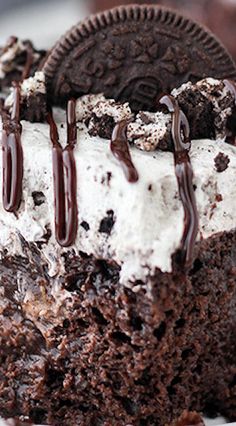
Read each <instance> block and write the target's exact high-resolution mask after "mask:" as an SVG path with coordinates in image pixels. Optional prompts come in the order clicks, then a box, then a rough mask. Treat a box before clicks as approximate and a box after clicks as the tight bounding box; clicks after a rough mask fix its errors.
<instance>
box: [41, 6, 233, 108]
mask: <svg viewBox="0 0 236 426" xmlns="http://www.w3.org/2000/svg"><path fill="white" fill-rule="evenodd" d="M43 71H44V72H45V75H46V82H47V88H48V91H49V94H50V96H51V98H52V99H53V101H54V102H56V103H57V104H63V103H65V102H66V101H67V100H68V99H69V98H71V97H79V96H81V95H84V94H87V93H101V92H102V93H104V95H105V96H106V97H109V98H114V99H116V100H118V101H121V102H125V101H129V103H130V106H131V108H132V109H133V111H139V110H150V111H152V110H154V109H155V107H156V99H157V97H158V96H159V95H160V94H161V93H163V92H164V93H169V92H170V91H171V89H173V88H175V87H179V86H180V85H181V84H182V83H185V82H187V81H189V80H190V81H192V82H196V81H198V80H201V79H203V78H205V77H215V78H219V79H222V78H229V79H236V67H235V64H234V62H233V60H232V58H231V57H230V55H229V54H228V52H227V51H226V50H225V48H224V47H223V46H222V45H221V44H220V42H219V41H218V40H217V39H215V38H214V36H213V35H212V34H211V33H210V32H208V31H207V30H206V29H204V28H203V27H201V26H199V25H198V24H196V23H195V22H193V21H191V20H189V19H186V18H184V17H183V16H180V15H178V14H176V13H175V12H173V11H171V10H168V9H165V8H162V7H159V6H155V5H149V6H137V5H134V6H127V7H118V8H115V9H112V10H109V11H106V12H104V13H100V14H97V15H93V16H92V17H90V18H88V19H87V20H85V21H84V22H82V23H79V24H78V25H76V26H74V27H73V28H72V29H71V30H70V31H69V32H67V34H66V35H65V36H64V37H62V38H61V40H60V41H59V42H58V43H57V44H56V46H55V47H54V49H53V50H52V51H51V53H50V55H49V57H48V58H47V60H46V62H45V65H44V68H43Z"/></svg>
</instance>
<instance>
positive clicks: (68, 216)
mask: <svg viewBox="0 0 236 426" xmlns="http://www.w3.org/2000/svg"><path fill="white" fill-rule="evenodd" d="M75 107H76V101H75V100H70V101H69V102H68V105H67V145H66V147H65V148H64V149H63V148H62V146H61V144H60V142H59V135H58V130H57V125H56V123H55V121H54V119H53V115H52V112H49V113H48V123H49V126H50V138H51V142H52V160H53V182H54V205H55V233H56V239H57V242H58V243H59V244H60V245H61V246H62V247H68V246H70V245H72V244H73V243H74V241H75V239H76V235H77V229H78V209H77V197H76V194H77V185H76V182H77V179H76V164H75V158H74V147H75V144H76V142H77V127H76V111H75Z"/></svg>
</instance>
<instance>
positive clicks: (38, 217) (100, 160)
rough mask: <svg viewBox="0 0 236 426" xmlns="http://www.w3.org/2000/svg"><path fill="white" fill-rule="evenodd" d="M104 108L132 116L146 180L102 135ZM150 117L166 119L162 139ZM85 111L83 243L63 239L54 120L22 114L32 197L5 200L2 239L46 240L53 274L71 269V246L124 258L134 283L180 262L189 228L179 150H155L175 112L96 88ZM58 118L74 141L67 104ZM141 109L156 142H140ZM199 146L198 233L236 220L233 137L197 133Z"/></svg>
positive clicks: (125, 276) (62, 133) (79, 154)
mask: <svg viewBox="0 0 236 426" xmlns="http://www.w3.org/2000/svg"><path fill="white" fill-rule="evenodd" d="M227 96H228V93H227ZM228 113H229V112H227V114H228ZM142 114H144V116H145V118H144V120H143V115H142ZM94 116H95V117H98V118H99V117H100V118H102V117H104V116H108V117H112V118H113V120H114V122H115V123H116V122H119V121H120V120H123V119H127V120H128V121H130V124H129V125H128V131H127V134H128V139H129V141H130V142H131V144H130V152H131V156H132V161H133V163H134V165H135V168H136V169H137V171H138V175H139V179H138V181H137V182H135V183H129V182H127V179H126V177H125V175H124V173H123V170H122V168H121V167H120V164H119V162H118V161H117V160H116V158H115V157H114V156H113V154H112V152H111V150H110V142H109V140H107V139H104V138H102V137H101V136H99V135H96V136H93V135H92V133H93V129H92V125H91V124H90V118H91V117H94ZM140 117H142V118H140ZM147 117H148V118H149V117H152V120H153V121H154V123H153V124H154V128H155V122H156V125H157V126H159V127H158V131H157V132H156V133H155V131H154V135H153V138H154V139H155V142H153V140H152V139H151V126H150V125H151V123H150V122H149V121H150V119H149V120H148V119H147ZM76 118H77V143H76V146H75V148H74V155H75V161H76V167H77V203H78V224H79V225H78V232H77V237H76V240H75V243H74V245H73V246H71V247H69V248H62V247H60V245H59V244H58V243H57V241H56V239H55V232H54V194H53V172H52V145H51V140H50V136H49V125H48V124H47V123H29V122H27V121H22V122H21V124H22V135H21V141H22V147H23V153H24V176H23V196H22V202H21V205H20V208H19V210H18V212H17V215H14V214H12V213H6V212H5V210H4V209H3V207H2V203H1V204H0V224H1V234H0V246H1V247H2V248H4V250H7V251H8V253H9V254H17V253H18V254H19V253H21V240H20V238H19V234H21V235H22V236H23V237H24V238H25V239H26V240H27V241H31V242H34V243H36V244H37V245H38V246H40V250H41V252H42V253H43V255H44V257H45V259H46V261H47V262H48V265H49V273H50V275H51V276H56V275H60V274H62V273H63V257H62V256H61V255H62V254H63V252H65V251H74V252H76V253H78V252H80V251H82V252H85V253H87V254H92V255H94V256H95V257H97V258H103V259H106V260H108V261H111V262H114V261H115V262H117V264H118V265H119V266H120V268H121V273H120V274H121V281H122V283H124V284H125V285H133V286H135V282H136V281H137V280H145V278H146V277H147V276H148V275H149V274H152V273H154V272H155V268H159V269H161V270H162V271H163V272H171V271H172V255H173V254H174V253H175V251H176V250H177V249H178V247H179V245H180V242H181V238H182V235H183V230H184V210H183V206H182V203H181V201H180V197H179V192H178V185H177V179H176V175H175V168H174V157H173V153H172V152H168V151H167V152H165V151H161V150H158V149H157V150H155V151H151V150H150V149H153V146H154V145H156V146H158V137H157V134H158V132H159V134H160V133H161V134H165V133H169V126H170V121H171V115H170V114H169V113H166V112H165V113H164V112H157V113H147V112H144V113H139V114H138V115H137V116H136V117H135V116H133V115H132V112H131V110H130V109H129V106H128V104H124V105H122V104H119V103H116V102H114V101H113V100H106V99H105V98H103V97H102V96H101V95H93V96H88V97H84V98H81V99H79V100H78V101H77V104H76ZM54 119H55V122H56V124H57V128H58V132H59V140H60V143H61V145H62V146H65V141H66V130H67V129H66V116H65V111H64V110H62V109H58V108H57V109H55V110H54ZM141 119H142V123H141V126H142V129H143V130H142V132H143V133H141V131H140V134H141V138H143V140H144V141H145V137H144V135H147V134H148V133H150V146H149V145H148V147H147V149H146V152H143V151H141V150H140V149H137V147H139V145H140V142H138V137H137V128H135V125H140V123H139V121H140V120H141ZM131 120H132V121H131ZM134 134H135V135H136V137H134V136H133V135H134ZM0 138H1V130H0ZM159 138H160V136H159ZM156 142H157V143H156ZM150 147H151V148H150ZM144 148H145V147H144V145H142V149H144ZM219 154H221V157H219ZM189 156H190V159H191V163H192V167H193V172H194V188H195V195H196V201H197V208H198V213H199V233H198V239H205V238H209V237H211V236H212V235H214V234H217V233H218V232H223V231H230V230H232V229H234V228H235V210H236V187H235V175H236V148H235V147H234V146H232V145H229V144H227V143H225V140H224V138H221V139H217V140H209V139H207V140H193V141H192V146H191V150H190V153H189ZM217 158H218V160H219V159H220V158H224V159H226V160H227V161H225V168H224V167H221V168H219V167H217ZM0 181H2V156H0ZM226 182H227V184H226ZM49 230H50V232H49Z"/></svg>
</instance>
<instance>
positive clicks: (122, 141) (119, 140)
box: [111, 120, 139, 183]
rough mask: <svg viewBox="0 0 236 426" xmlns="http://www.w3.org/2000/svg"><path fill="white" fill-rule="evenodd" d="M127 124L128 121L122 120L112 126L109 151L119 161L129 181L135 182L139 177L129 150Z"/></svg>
mask: <svg viewBox="0 0 236 426" xmlns="http://www.w3.org/2000/svg"><path fill="white" fill-rule="evenodd" d="M127 126H128V121H126V120H123V121H121V122H120V123H117V124H116V126H115V127H114V130H113V134H112V138H111V151H112V153H113V155H114V157H116V158H117V159H118V160H119V161H120V163H121V165H122V168H123V170H124V173H125V176H126V177H127V180H128V181H129V182H130V183H135V182H137V180H138V178H139V177H138V172H137V170H136V168H135V166H134V164H133V162H132V159H131V155H130V151H129V145H128V140H127Z"/></svg>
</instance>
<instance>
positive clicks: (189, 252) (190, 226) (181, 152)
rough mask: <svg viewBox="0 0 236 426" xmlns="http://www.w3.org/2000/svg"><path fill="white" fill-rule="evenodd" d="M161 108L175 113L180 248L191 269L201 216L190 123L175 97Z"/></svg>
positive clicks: (165, 100)
mask: <svg viewBox="0 0 236 426" xmlns="http://www.w3.org/2000/svg"><path fill="white" fill-rule="evenodd" d="M159 102H160V103H161V104H164V105H166V106H167V108H168V110H169V112H171V113H172V128H171V133H172V139H173V144H174V157H175V173H176V177H177V181H178V186H179V195H180V198H181V201H182V203H183V207H184V233H183V237H182V241H181V247H180V264H181V266H183V267H185V268H190V267H191V266H192V262H193V250H194V244H195V241H196V238H197V234H198V212H197V205H196V198H195V194H194V189H193V169H192V166H191V162H190V158H189V154H188V152H189V149H190V146H191V144H190V140H189V134H190V129H189V123H188V120H187V118H186V116H185V114H184V113H183V111H182V110H181V109H180V108H179V105H178V103H177V101H176V100H175V98H174V97H173V96H168V95H166V96H163V97H162V98H161V99H160V101H159Z"/></svg>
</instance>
